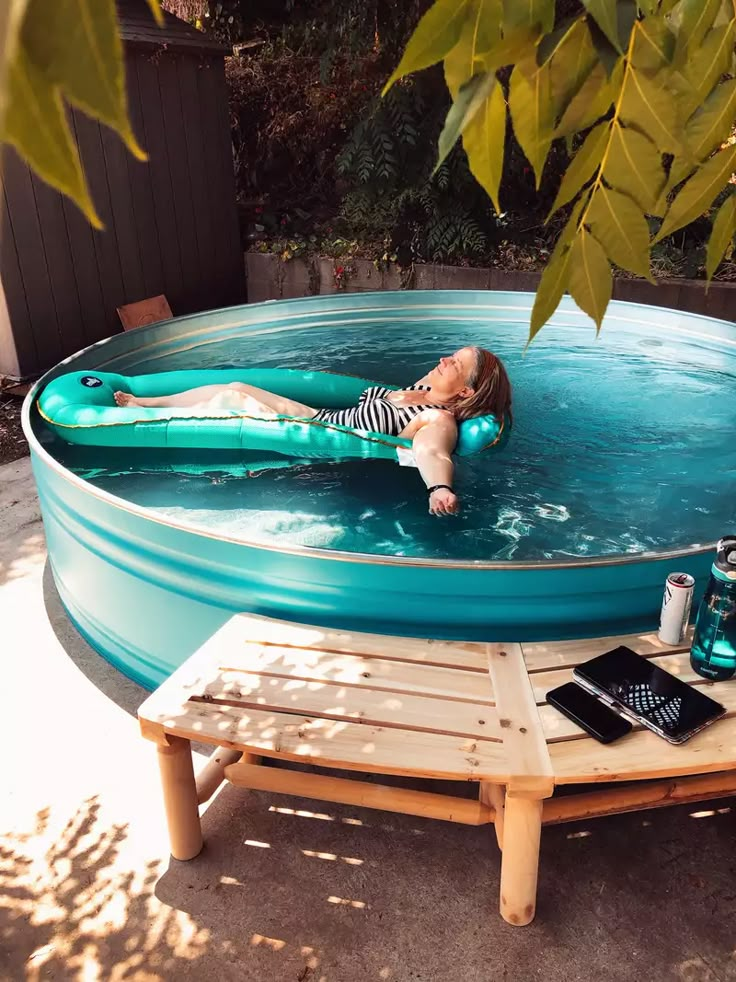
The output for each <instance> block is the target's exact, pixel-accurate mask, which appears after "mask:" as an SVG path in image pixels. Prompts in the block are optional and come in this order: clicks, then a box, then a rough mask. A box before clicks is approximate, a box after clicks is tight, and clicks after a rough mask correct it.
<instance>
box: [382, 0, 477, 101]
mask: <svg viewBox="0 0 736 982" xmlns="http://www.w3.org/2000/svg"><path fill="white" fill-rule="evenodd" d="M469 6H470V0H437V2H436V3H434V4H433V5H432V6H431V7H430V8H429V10H428V11H427V13H426V14H425V15H424V16H423V17H422V19H421V20H420V21H419V23H418V24H417V26H416V29H415V31H414V33H413V34H412V36H411V37H410V38H409V43H408V44H407V46H406V50H405V51H404V54H403V57H402V59H401V61H400V62H399V64H398V66H397V68H396V70H395V71H394V73H393V74H392V75H391V77H390V78H389V80H388V82H386V85H385V86H384V89H383V94H384V95H385V94H386V93H387V92H388V90H389V89H390V88H391V86H392V85H393V84H394V82H397V81H398V80H399V79H400V78H403V77H404V75H410V74H411V73H412V72H418V71H419V70H420V69H422V68H428V67H429V66H430V65H434V64H435V63H436V62H438V61H441V60H442V59H443V58H444V57H445V55H446V54H448V53H449V52H450V51H451V50H452V49H453V48H454V47H455V45H456V44H457V42H458V41H459V40H460V33H461V32H462V29H463V25H464V23H465V19H466V17H467V15H468V8H469Z"/></svg>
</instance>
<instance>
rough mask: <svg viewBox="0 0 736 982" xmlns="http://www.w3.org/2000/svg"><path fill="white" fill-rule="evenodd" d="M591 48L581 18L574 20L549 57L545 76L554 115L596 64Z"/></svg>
mask: <svg viewBox="0 0 736 982" xmlns="http://www.w3.org/2000/svg"><path fill="white" fill-rule="evenodd" d="M596 61H597V59H596V54H595V48H594V47H593V42H592V41H591V39H590V31H589V30H588V25H587V24H586V22H585V20H578V21H576V22H575V24H574V25H573V27H572V29H571V30H570V31H569V32H568V33H567V34H566V35H565V37H564V38H563V39H562V41H560V43H559V45H558V46H557V48H556V49H555V52H554V54H553V55H552V58H551V59H550V68H549V77H550V90H551V95H552V102H553V104H554V107H555V116H556V117H557V118H559V117H560V116H561V115H562V114H563V113H564V112H565V110H566V109H567V107H568V105H569V104H570V100H571V99H572V97H573V96H574V95H576V94H577V93H578V92H579V91H580V87H581V85H582V84H583V82H584V81H585V79H586V78H587V77H588V75H589V74H590V71H591V69H592V68H593V66H594V65H595V64H596Z"/></svg>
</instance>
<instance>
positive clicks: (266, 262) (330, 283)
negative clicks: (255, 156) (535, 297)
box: [245, 252, 736, 320]
mask: <svg viewBox="0 0 736 982" xmlns="http://www.w3.org/2000/svg"><path fill="white" fill-rule="evenodd" d="M339 266H342V267H343V268H344V269H345V270H346V273H345V274H344V276H343V278H342V283H341V285H340V286H339V287H338V285H337V283H336V278H335V270H336V268H337V267H339ZM245 268H246V274H247V278H248V300H249V301H250V302H251V303H255V302H257V301H259V300H286V299H290V298H293V297H307V296H311V295H312V294H317V293H320V294H326V293H337V292H345V293H361V292H366V291H368V290H399V289H401V287H402V280H401V273H400V271H399V268H398V267H397V266H395V265H391V266H389V267H388V268H387V269H376V267H375V265H374V264H373V263H372V262H371V261H370V260H369V259H353V260H350V261H342V260H332V259H316V260H304V259H291V260H289V261H288V262H283V261H282V260H281V259H279V257H278V256H275V255H272V254H262V253H257V252H247V253H246V254H245ZM539 276H540V274H539V273H524V272H517V271H514V270H511V271H506V270H502V269H495V268H491V269H479V268H475V267H469V266H444V265H441V264H439V263H426V264H422V265H417V266H415V267H414V276H413V280H412V282H411V287H412V288H414V289H416V290H532V291H533V290H536V289H537V286H538V284H539ZM613 296H614V299H616V300H629V301H633V302H634V303H647V304H654V305H656V306H660V307H672V308H674V309H675V310H688V311H691V312H692V313H696V314H707V315H708V316H710V317H722V318H724V319H725V320H736V283H718V282H715V283H713V284H712V285H711V287H710V289H709V290H708V291H707V292H706V288H705V282H704V281H703V280H685V279H668V280H659V282H658V283H657V285H656V286H653V285H652V284H651V283H647V282H646V281H645V280H630V279H617V280H615V281H614V287H613Z"/></svg>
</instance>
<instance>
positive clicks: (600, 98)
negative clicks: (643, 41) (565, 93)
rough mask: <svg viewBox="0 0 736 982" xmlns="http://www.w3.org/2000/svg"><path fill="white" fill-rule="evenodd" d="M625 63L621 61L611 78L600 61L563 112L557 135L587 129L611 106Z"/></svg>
mask: <svg viewBox="0 0 736 982" xmlns="http://www.w3.org/2000/svg"><path fill="white" fill-rule="evenodd" d="M622 74H623V65H622V62H621V61H619V64H618V66H617V67H616V68H615V69H614V70H613V74H612V75H611V77H610V78H608V76H607V75H606V70H605V68H604V67H603V65H602V64H600V62H599V63H598V64H597V65H596V66H595V68H593V70H592V72H591V73H590V75H588V77H587V78H586V80H585V82H583V85H582V87H581V89H580V91H579V92H578V93H577V95H575V96H574V97H573V99H572V101H571V102H570V105H569V106H568V107H567V109H566V110H565V112H564V113H563V116H562V119H561V120H560V123H559V125H558V127H557V129H556V131H555V136H569V135H570V134H571V133H578V132H579V131H580V130H584V129H587V128H588V127H589V126H591V125H592V124H593V123H595V121H596V120H598V119H600V118H601V116H603V115H605V113H607V112H608V110H609V109H610V108H611V103H612V102H613V100H614V98H615V97H616V96H617V95H618V91H619V89H620V87H621V76H622Z"/></svg>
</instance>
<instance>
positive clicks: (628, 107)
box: [619, 67, 682, 153]
mask: <svg viewBox="0 0 736 982" xmlns="http://www.w3.org/2000/svg"><path fill="white" fill-rule="evenodd" d="M619 115H620V117H621V119H622V120H623V121H624V122H625V123H628V124H629V126H633V127H634V128H635V129H638V130H639V131H640V132H642V133H644V134H645V135H646V136H648V137H650V139H651V140H652V141H653V142H654V143H655V144H656V145H657V146H658V147H659V149H660V150H662V151H667V152H669V153H677V152H678V151H679V150H681V149H682V140H681V136H680V133H681V127H680V120H679V119H678V112H677V105H676V103H675V101H674V96H673V94H672V93H671V92H669V91H668V90H667V89H665V88H663V87H662V86H661V85H658V84H657V82H656V81H654V80H653V79H651V78H649V76H648V75H645V74H644V73H643V72H640V71H637V70H636V69H635V68H633V67H630V68H629V70H628V72H627V75H626V82H625V85H624V91H623V95H622V98H621V104H620V109H619Z"/></svg>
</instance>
